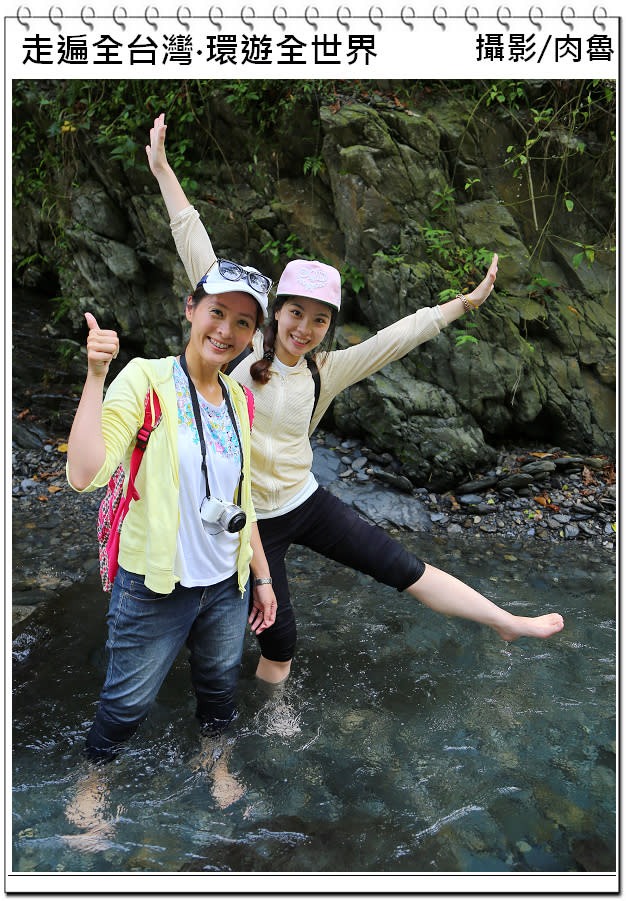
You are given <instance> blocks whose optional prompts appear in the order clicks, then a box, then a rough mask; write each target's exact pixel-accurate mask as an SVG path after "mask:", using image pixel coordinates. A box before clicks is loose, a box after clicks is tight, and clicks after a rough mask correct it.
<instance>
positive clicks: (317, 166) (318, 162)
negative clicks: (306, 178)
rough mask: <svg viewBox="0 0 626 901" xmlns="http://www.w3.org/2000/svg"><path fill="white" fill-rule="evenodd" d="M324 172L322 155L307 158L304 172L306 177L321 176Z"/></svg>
mask: <svg viewBox="0 0 626 901" xmlns="http://www.w3.org/2000/svg"><path fill="white" fill-rule="evenodd" d="M323 170H324V160H323V159H322V155H321V154H319V155H318V156H307V157H306V158H305V160H304V166H303V171H304V174H305V175H309V174H310V175H319V174H320V172H323Z"/></svg>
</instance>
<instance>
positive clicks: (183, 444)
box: [174, 360, 241, 588]
mask: <svg viewBox="0 0 626 901" xmlns="http://www.w3.org/2000/svg"><path fill="white" fill-rule="evenodd" d="M174 386H175V388H176V400H177V406H178V471H179V482H180V488H179V499H178V505H179V510H180V525H179V527H178V536H177V539H176V572H178V573H180V574H181V579H180V581H181V584H182V585H184V586H185V587H187V588H193V587H197V586H202V585H215V584H217V583H218V582H222V581H223V580H224V579H227V578H228V577H229V576H232V574H233V573H234V572H235V571H236V569H237V553H238V550H239V538H240V533H239V532H224V531H222V532H219V533H218V534H216V535H208V534H207V532H206V531H205V528H204V525H203V523H202V519H201V518H200V505H201V504H202V501H203V500H204V497H205V495H206V484H205V480H204V473H203V471H202V450H201V447H200V440H199V438H198V431H197V428H196V421H195V417H194V414H193V406H192V404H191V395H190V393H189V382H188V381H187V376H186V375H185V373H184V372H183V371H182V369H181V367H180V363H179V362H178V360H176V361H175V363H174ZM224 390H226V389H224ZM198 404H199V406H200V415H201V417H202V425H203V428H204V442H205V445H206V451H207V454H206V461H207V472H208V477H209V489H210V491H211V497H218V498H220V499H221V500H223V501H227V502H228V503H236V501H237V487H238V485H239V475H240V472H241V453H240V448H239V441H238V438H237V435H236V434H235V430H234V427H233V423H232V421H231V418H230V415H229V413H228V408H227V406H226V403H225V402H224V401H222V403H221V404H220V405H219V406H217V407H216V406H214V405H213V404H210V403H209V402H208V401H207V400H205V399H204V398H203V397H202V395H201V394H198ZM235 415H236V414H235ZM237 428H240V425H239V422H237Z"/></svg>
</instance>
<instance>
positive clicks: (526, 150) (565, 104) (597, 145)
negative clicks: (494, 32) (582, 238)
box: [475, 79, 616, 267]
mask: <svg viewBox="0 0 626 901" xmlns="http://www.w3.org/2000/svg"><path fill="white" fill-rule="evenodd" d="M531 90H532V87H531V86H529V85H528V84H524V83H523V82H516V81H514V82H507V81H503V82H496V83H494V84H492V85H489V86H487V88H486V89H485V90H484V92H483V93H482V95H481V96H480V97H479V98H478V101H477V104H476V109H475V113H476V115H478V110H479V108H480V107H481V106H482V105H483V104H484V106H485V107H494V106H495V107H496V109H497V110H499V111H500V113H501V114H502V115H506V116H508V117H509V118H510V119H511V122H512V126H513V128H514V131H515V132H517V135H518V136H519V140H518V141H516V142H515V143H513V144H510V145H509V146H508V147H507V154H508V157H507V159H506V160H505V161H504V165H505V166H508V167H510V169H511V172H512V176H513V178H514V179H516V180H518V182H519V184H520V191H522V190H523V191H525V192H527V195H528V197H527V203H528V206H529V208H530V214H531V217H532V222H533V226H534V230H535V232H536V240H535V242H534V245H533V246H532V247H531V257H532V256H536V257H537V258H540V257H541V253H542V250H543V247H544V244H545V242H546V241H549V240H550V239H551V238H552V237H554V236H557V235H556V233H555V228H558V225H557V220H558V216H557V214H558V211H559V209H561V208H562V207H563V206H564V207H565V210H566V211H567V212H568V213H571V212H572V211H573V209H574V208H575V206H577V205H578V206H581V207H583V208H584V206H585V197H584V196H578V194H577V192H576V189H575V181H576V175H577V169H578V165H579V159H580V157H581V156H582V155H586V156H587V158H589V157H590V156H591V158H592V159H593V160H594V161H595V166H596V168H597V169H598V170H600V171H603V170H604V171H607V173H608V172H611V171H612V170H613V167H614V165H615V163H614V142H615V130H614V128H613V123H614V122H615V117H616V84H615V82H614V81H612V80H606V79H594V80H591V81H584V80H580V81H571V82H546V83H542V84H541V86H540V88H537V87H536V86H534V90H535V93H536V94H537V96H533V98H532V103H531V102H530V101H529V99H528V94H529V93H530V92H531ZM603 137H604V141H603V140H602V138H603ZM613 228H614V225H612V226H611V227H610V231H609V232H607V234H605V235H604V236H602V237H601V238H600V239H599V240H598V241H597V242H596V243H595V245H594V247H595V248H596V249H597V248H598V247H599V246H602V245H603V244H605V243H606V241H607V239H609V240H612V237H613V231H612V230H613ZM593 249H594V248H592V247H590V246H589V247H586V248H584V249H583V251H582V255H581V253H577V254H576V255H575V256H574V257H573V259H572V263H573V265H574V266H575V267H577V266H579V265H580V264H581V263H582V262H583V261H584V260H586V261H587V264H588V265H590V264H591V263H592V262H593V256H594V255H593V253H592V251H593Z"/></svg>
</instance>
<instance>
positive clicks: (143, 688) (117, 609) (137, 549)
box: [67, 260, 276, 760]
mask: <svg viewBox="0 0 626 901" xmlns="http://www.w3.org/2000/svg"><path fill="white" fill-rule="evenodd" d="M271 284H272V283H271V280H270V279H269V278H267V277H266V276H264V275H262V274H261V273H260V272H258V271H257V270H254V269H252V268H250V267H243V266H239V265H237V264H236V263H231V262H229V261H225V260H220V261H216V260H213V261H212V265H211V266H209V267H207V274H206V275H205V276H204V277H203V278H202V279H200V280H199V284H198V287H197V289H196V291H195V292H194V294H193V295H192V296H191V297H189V298H188V299H187V303H186V307H185V315H186V318H187V320H188V321H189V323H190V325H191V331H190V338H189V343H188V344H187V346H186V348H185V350H184V351H183V353H182V354H181V355H180V357H174V356H170V357H165V358H163V359H159V360H142V359H135V360H131V362H130V363H129V364H128V365H127V366H126V367H125V368H124V369H123V370H122V371H121V372H120V373H119V375H118V376H117V377H116V378H115V379H114V380H113V382H112V383H111V385H110V386H109V388H108V390H107V394H106V398H105V400H104V403H103V399H102V395H103V388H104V381H105V378H106V375H107V372H108V369H109V364H110V362H111V360H112V359H113V358H114V357H115V356H117V351H118V347H119V343H118V337H117V334H116V333H115V332H114V331H110V330H107V329H101V328H100V327H99V325H98V323H97V322H96V320H95V318H94V317H93V316H92V314H91V313H86V314H85V318H86V320H87V325H88V326H89V336H88V338H87V377H86V380H85V386H84V389H83V393H82V396H81V400H80V403H79V406H78V409H77V411H76V416H75V418H74V422H73V424H72V430H71V434H70V437H69V440H68V450H67V478H68V481H69V483H70V485H71V486H72V487H73V488H75V489H76V490H77V491H90V490H93V489H95V488H101V487H103V486H105V485H106V484H107V482H108V481H109V478H110V477H111V475H112V474H113V473H114V472H115V470H116V469H117V467H118V465H119V464H120V462H122V461H123V462H124V468H125V471H126V473H127V474H128V471H129V461H130V457H131V454H132V451H133V448H134V446H135V438H136V436H137V432H138V430H139V428H140V427H141V426H142V425H143V422H144V415H145V413H144V411H145V409H146V407H147V408H148V409H151V410H152V418H153V421H154V420H155V419H156V416H155V400H154V395H156V398H157V399H158V403H159V406H160V411H161V417H160V419H158V420H157V421H156V424H155V426H154V428H153V431H152V432H151V434H150V438H149V441H148V444H147V447H146V450H145V453H144V455H143V459H142V463H141V466H140V468H139V471H138V475H137V480H136V489H137V492H138V495H139V497H138V498H136V499H135V500H133V502H132V503H131V505H130V508H129V511H128V513H127V515H126V518H125V519H124V523H123V527H122V530H121V534H120V544H119V555H118V560H119V569H118V571H117V575H116V577H115V581H114V584H113V589H112V592H111V601H110V606H109V615H108V623H109V636H108V641H107V650H108V655H109V663H108V669H107V674H106V679H105V683H104V687H103V688H102V692H101V695H100V703H99V705H98V710H97V713H96V717H95V720H94V723H93V725H92V727H91V730H90V732H89V735H88V737H87V746H86V750H87V753H88V756H89V757H91V758H92V759H98V760H106V759H107V758H109V757H111V756H113V755H114V754H115V752H116V751H117V749H118V748H119V746H120V744H121V743H122V742H124V741H126V740H127V739H128V738H130V736H131V735H133V734H134V732H135V731H136V729H137V727H138V726H139V724H140V723H141V721H142V720H143V719H144V718H145V717H146V716H147V714H148V711H149V709H150V707H151V705H152V702H153V701H154V699H155V697H156V695H157V692H158V690H159V688H160V686H161V683H162V682H163V679H164V678H165V676H166V675H167V672H168V670H169V669H170V667H171V665H172V663H173V662H174V660H175V658H176V656H177V654H178V652H179V651H180V650H181V649H182V647H183V646H184V645H185V644H186V645H187V647H188V648H189V652H190V657H189V663H190V669H191V679H192V683H193V687H194V691H195V694H196V700H197V707H196V715H197V717H198V718H199V720H200V721H201V723H202V725H203V727H204V729H205V731H207V730H208V731H210V732H215V731H218V732H219V731H220V730H221V729H223V728H224V727H225V726H226V725H227V724H228V723H229V722H230V720H231V719H232V718H233V716H234V712H235V692H236V689H237V683H238V678H239V667H240V662H241V656H242V652H243V644H244V638H245V631H246V622H247V621H248V617H249V615H250V600H249V598H250V587H249V579H250V571H252V574H253V576H254V577H256V579H257V580H260V581H261V583H262V584H261V585H257V586H256V587H255V588H254V592H253V597H252V602H251V603H252V605H253V606H252V614H251V616H250V618H251V624H252V628H253V630H254V631H256V632H262V631H263V629H265V628H267V627H268V626H270V625H271V624H272V623H273V622H274V617H275V610H276V599H275V597H274V592H273V589H272V586H271V582H270V571H269V567H268V564H267V561H266V559H265V556H264V554H263V549H262V546H261V542H260V540H259V534H258V527H257V525H256V523H255V521H254V520H255V515H254V508H253V505H252V496H251V495H252V490H251V481H250V418H249V412H248V403H247V399H246V396H245V394H244V391H243V390H242V388H241V386H240V385H239V384H238V383H237V381H235V380H233V379H231V378H229V377H228V376H227V375H223V374H222V373H221V369H222V367H223V366H224V364H225V363H227V362H228V361H229V360H232V359H233V358H234V357H236V356H237V354H239V353H240V352H241V351H242V350H243V349H244V348H245V347H246V345H247V344H248V343H249V342H250V340H251V339H252V336H253V334H254V332H255V330H256V329H257V327H258V326H259V324H260V323H262V322H263V318H264V316H265V315H266V314H267V295H268V291H269V289H270V287H271ZM127 478H128V476H127Z"/></svg>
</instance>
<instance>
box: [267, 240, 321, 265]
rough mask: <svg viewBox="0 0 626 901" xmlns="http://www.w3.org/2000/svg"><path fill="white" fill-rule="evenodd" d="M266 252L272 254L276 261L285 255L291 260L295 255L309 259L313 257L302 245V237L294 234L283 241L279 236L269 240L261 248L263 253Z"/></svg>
mask: <svg viewBox="0 0 626 901" xmlns="http://www.w3.org/2000/svg"><path fill="white" fill-rule="evenodd" d="M266 252H267V253H269V254H270V256H271V257H272V259H273V260H274V262H275V263H278V262H280V261H281V260H282V259H283V258H284V257H287V259H289V260H291V259H292V258H293V257H298V258H299V259H307V260H309V259H311V257H310V255H308V254H307V252H306V251H305V249H304V248H303V247H302V246H301V245H300V238H299V237H298V236H297V235H294V234H291V235H289V236H288V237H287V238H285V240H284V241H281V240H279V239H278V238H277V239H275V240H272V241H268V242H267V243H266V244H264V245H263V247H262V248H261V253H266Z"/></svg>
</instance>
